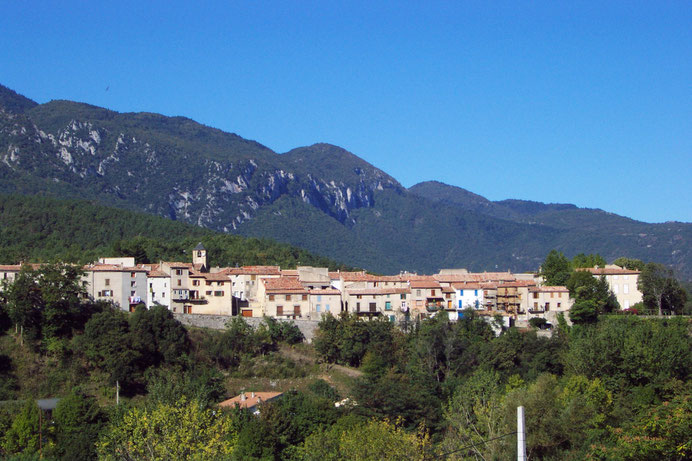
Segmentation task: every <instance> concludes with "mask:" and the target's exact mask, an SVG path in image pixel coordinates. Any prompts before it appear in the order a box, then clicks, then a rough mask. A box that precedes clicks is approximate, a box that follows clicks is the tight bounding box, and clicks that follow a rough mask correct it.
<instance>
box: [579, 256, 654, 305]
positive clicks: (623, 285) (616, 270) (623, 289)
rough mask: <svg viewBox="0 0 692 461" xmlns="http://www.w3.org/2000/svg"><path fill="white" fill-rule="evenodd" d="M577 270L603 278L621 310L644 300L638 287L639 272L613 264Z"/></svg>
mask: <svg viewBox="0 0 692 461" xmlns="http://www.w3.org/2000/svg"><path fill="white" fill-rule="evenodd" d="M577 270H586V271H589V272H591V274H592V275H593V276H594V277H601V276H603V277H605V279H606V282H608V286H609V287H610V291H612V292H613V294H614V295H615V298H616V299H617V301H618V303H619V304H620V308H621V309H629V308H630V307H632V306H634V305H635V304H637V303H640V302H642V300H643V299H644V296H643V295H642V292H641V291H639V286H638V282H639V274H641V272H640V271H635V270H629V269H623V268H621V267H620V266H616V265H614V264H609V265H607V266H606V267H590V268H587V269H577Z"/></svg>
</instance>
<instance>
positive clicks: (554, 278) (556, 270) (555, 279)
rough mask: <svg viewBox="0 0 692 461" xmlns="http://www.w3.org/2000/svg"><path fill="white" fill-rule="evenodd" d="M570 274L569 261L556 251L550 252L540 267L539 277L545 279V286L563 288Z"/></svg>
mask: <svg viewBox="0 0 692 461" xmlns="http://www.w3.org/2000/svg"><path fill="white" fill-rule="evenodd" d="M571 272H572V266H571V264H570V261H569V259H567V257H566V256H565V255H564V254H562V252H559V251H557V250H551V251H550V253H548V256H546V257H545V261H543V264H542V265H541V276H543V278H544V279H545V284H546V285H555V286H563V285H564V284H565V283H567V279H568V278H569V275H570V273H571Z"/></svg>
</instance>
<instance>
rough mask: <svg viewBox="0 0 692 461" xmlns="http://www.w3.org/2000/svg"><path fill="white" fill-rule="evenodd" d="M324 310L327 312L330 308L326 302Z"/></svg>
mask: <svg viewBox="0 0 692 461" xmlns="http://www.w3.org/2000/svg"><path fill="white" fill-rule="evenodd" d="M324 310H325V311H327V312H329V310H330V309H329V304H326V305H325V306H324Z"/></svg>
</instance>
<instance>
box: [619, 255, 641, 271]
mask: <svg viewBox="0 0 692 461" xmlns="http://www.w3.org/2000/svg"><path fill="white" fill-rule="evenodd" d="M613 264H615V265H616V266H620V267H622V268H623V269H629V270H631V271H641V270H643V269H644V261H642V260H641V259H632V258H625V257H620V258H618V259H616V260H615V261H613Z"/></svg>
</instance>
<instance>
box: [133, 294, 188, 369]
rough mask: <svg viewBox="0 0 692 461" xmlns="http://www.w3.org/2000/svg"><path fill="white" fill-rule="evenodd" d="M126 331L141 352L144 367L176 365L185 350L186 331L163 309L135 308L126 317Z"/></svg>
mask: <svg viewBox="0 0 692 461" xmlns="http://www.w3.org/2000/svg"><path fill="white" fill-rule="evenodd" d="M129 331H130V338H131V339H130V342H131V344H132V345H133V347H134V348H135V349H138V350H139V351H141V353H142V359H143V360H144V362H145V364H146V366H149V365H153V366H159V365H161V364H162V363H167V364H174V363H178V362H180V360H182V358H183V357H184V355H185V354H186V353H187V351H188V349H189V343H190V341H189V339H188V336H187V330H185V327H183V325H182V324H181V323H180V322H178V321H177V320H176V319H175V317H173V314H172V313H171V311H169V310H168V309H167V308H166V307H165V306H160V305H157V306H153V307H152V308H151V309H146V308H144V307H138V308H137V310H136V311H135V313H134V314H133V315H132V316H131V317H130V325H129ZM143 365H144V364H143ZM146 366H144V367H146Z"/></svg>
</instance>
